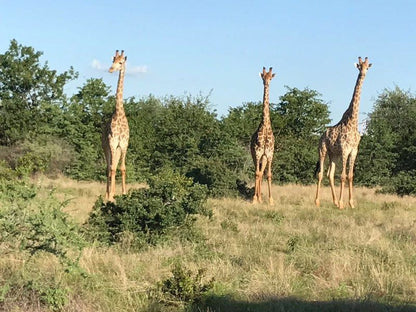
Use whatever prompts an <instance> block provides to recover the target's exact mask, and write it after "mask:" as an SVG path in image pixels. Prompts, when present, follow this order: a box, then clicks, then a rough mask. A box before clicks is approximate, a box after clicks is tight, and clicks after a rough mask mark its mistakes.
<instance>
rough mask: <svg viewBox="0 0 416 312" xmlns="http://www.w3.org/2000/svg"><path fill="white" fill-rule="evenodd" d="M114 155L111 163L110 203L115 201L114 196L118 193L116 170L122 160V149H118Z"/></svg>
mask: <svg viewBox="0 0 416 312" xmlns="http://www.w3.org/2000/svg"><path fill="white" fill-rule="evenodd" d="M111 154H112V157H111V159H112V162H111V170H110V171H111V173H110V176H111V186H110V194H109V196H108V200H109V201H114V194H115V193H116V170H117V165H118V162H119V160H120V155H121V151H120V148H117V149H116V150H115V151H114V152H112V153H111Z"/></svg>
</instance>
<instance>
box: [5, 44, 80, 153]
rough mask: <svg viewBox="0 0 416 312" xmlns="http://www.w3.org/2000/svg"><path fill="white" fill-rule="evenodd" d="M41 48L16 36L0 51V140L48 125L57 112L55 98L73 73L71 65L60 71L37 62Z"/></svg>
mask: <svg viewBox="0 0 416 312" xmlns="http://www.w3.org/2000/svg"><path fill="white" fill-rule="evenodd" d="M42 54H43V53H42V52H37V51H35V50H34V49H33V48H32V47H27V46H23V45H20V44H18V43H17V41H16V40H12V41H11V42H10V47H9V50H8V51H6V52H5V53H4V54H0V103H1V105H0V143H1V144H2V145H11V144H13V143H14V142H16V141H18V140H21V139H24V138H25V137H26V135H27V134H28V133H29V132H30V131H35V130H39V129H40V128H42V129H43V130H46V129H48V128H49V127H50V126H49V124H50V121H51V120H53V119H55V117H56V115H57V114H58V115H59V113H60V112H59V110H58V109H57V108H58V107H57V106H56V105H55V103H56V102H57V101H60V100H63V99H64V94H63V88H64V85H65V83H66V82H67V81H70V80H72V79H74V78H76V77H77V74H76V73H75V72H74V70H73V68H72V67H71V68H70V69H69V70H68V71H65V72H64V73H62V74H57V73H56V71H55V70H50V69H49V67H48V64H47V63H46V64H44V65H43V66H42V65H41V64H40V57H41V56H42Z"/></svg>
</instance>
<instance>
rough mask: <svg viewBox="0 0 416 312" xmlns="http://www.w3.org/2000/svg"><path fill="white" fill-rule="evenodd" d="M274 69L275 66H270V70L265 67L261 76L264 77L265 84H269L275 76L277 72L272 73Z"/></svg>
mask: <svg viewBox="0 0 416 312" xmlns="http://www.w3.org/2000/svg"><path fill="white" fill-rule="evenodd" d="M272 69H273V68H272V67H270V69H269V71H268V72H266V68H265V67H263V72H262V73H260V77H261V79H263V84H264V85H269V83H270V80H272V79H273V77H274V76H275V75H276V74H272Z"/></svg>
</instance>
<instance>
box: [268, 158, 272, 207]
mask: <svg viewBox="0 0 416 312" xmlns="http://www.w3.org/2000/svg"><path fill="white" fill-rule="evenodd" d="M267 185H268V188H269V204H270V205H273V197H272V160H271V159H269V160H268V161H267Z"/></svg>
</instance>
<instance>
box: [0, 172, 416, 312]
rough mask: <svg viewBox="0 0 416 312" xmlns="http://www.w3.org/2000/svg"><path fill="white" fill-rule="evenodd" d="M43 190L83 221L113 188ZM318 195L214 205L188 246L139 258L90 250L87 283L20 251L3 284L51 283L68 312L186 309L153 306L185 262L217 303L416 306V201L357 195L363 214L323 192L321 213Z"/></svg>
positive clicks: (81, 185) (303, 191)
mask: <svg viewBox="0 0 416 312" xmlns="http://www.w3.org/2000/svg"><path fill="white" fill-rule="evenodd" d="M37 183H38V185H39V187H40V188H41V189H42V190H43V191H42V192H43V195H42V194H41V196H44V195H45V194H46V193H47V191H48V190H51V189H55V193H56V195H57V196H58V197H59V198H60V199H62V200H69V203H68V205H67V206H66V208H65V210H66V211H67V212H68V213H69V214H70V215H71V216H72V217H73V218H74V219H75V220H77V221H78V222H79V223H80V224H81V223H82V222H84V221H85V220H86V218H87V217H88V214H89V212H90V211H91V208H92V206H93V204H94V202H95V200H96V199H97V197H98V196H100V195H103V194H104V190H105V185H104V184H103V183H96V182H76V181H73V180H69V179H66V178H59V179H57V180H50V179H47V178H44V177H42V178H40V179H39V180H38V181H37ZM129 187H130V188H134V187H143V185H130V186H129ZM314 194H315V186H299V185H286V186H276V185H275V186H273V197H274V199H275V205H273V206H269V205H268V204H267V203H265V204H254V205H253V204H252V203H250V202H249V201H245V200H242V199H236V198H234V199H230V198H223V199H210V200H209V201H208V205H209V206H210V207H211V208H212V210H213V217H212V218H211V219H209V218H207V217H200V218H199V219H198V220H197V223H196V226H197V228H196V231H197V235H194V236H192V237H190V238H189V239H188V240H183V239H180V238H179V237H171V238H170V239H169V240H167V241H166V242H164V243H162V244H160V245H157V246H154V247H149V248H146V249H145V250H142V251H140V252H137V251H135V250H133V249H132V250H130V249H129V244H128V238H126V239H127V241H124V242H122V243H120V244H118V245H116V246H112V247H103V246H98V245H92V246H88V247H87V248H85V249H84V250H83V254H82V256H81V258H80V267H81V268H82V269H83V270H84V271H85V272H86V274H87V275H88V276H89V277H88V278H86V279H85V278H81V277H78V278H76V277H74V276H72V275H67V274H64V273H62V272H61V271H60V270H59V269H58V268H57V266H59V264H58V263H57V262H56V260H53V259H51V256H41V257H38V258H36V259H33V260H31V262H28V263H25V262H24V260H22V258H20V257H19V252H18V251H13V252H10V253H8V255H7V256H6V257H2V258H1V260H0V279H1V280H2V281H1V283H2V284H0V286H1V285H5V280H7V279H11V280H14V281H18V280H19V279H21V280H22V279H25V278H26V279H27V278H30V279H32V280H41V279H42V276H44V279H46V280H47V281H53V283H52V282H50V283H52V284H58V285H59V286H60V287H62V288H63V289H68V290H69V293H70V295H69V296H70V299H69V302H70V304H68V305H67V306H66V308H65V309H64V311H178V310H180V309H179V307H176V308H172V307H171V308H168V307H166V306H164V305H162V304H161V303H158V302H154V299H153V297H152V293H153V292H154V291H155V289H156V288H157V284H158V283H160V281H162V280H164V279H166V278H167V277H169V276H170V275H171V270H172V266H173V265H174V263H177V262H180V263H181V264H182V265H183V266H184V267H186V268H187V269H190V270H192V271H194V272H196V271H197V270H198V269H201V268H203V269H204V270H205V278H206V279H207V280H208V279H211V278H214V279H215V283H214V289H213V290H212V297H213V298H217V300H220V298H223V297H224V296H226V297H227V298H228V299H229V300H235V302H240V303H241V302H247V303H258V304H259V305H258V306H257V310H256V309H255V308H253V309H252V310H255V311H263V310H264V311H279V309H278V308H277V307H276V306H274V309H275V310H273V304H269V303H268V304H269V305H271V307H267V305H266V302H269V301H270V300H274V299H273V298H297V299H299V300H302V302H317V301H319V302H332V301H334V300H358V301H362V300H368V301H371V302H383V303H388V304H409V303H413V304H416V300H415V298H416V249H415V246H416V227H415V224H416V198H414V197H404V198H400V197H397V196H394V195H384V194H378V193H376V190H373V189H368V188H356V191H355V199H356V200H355V201H356V206H357V207H356V208H355V209H350V208H346V209H344V210H339V209H337V208H336V207H334V206H333V205H332V200H331V195H330V190H329V188H326V187H324V188H323V190H322V199H321V206H322V207H320V208H317V207H315V205H314ZM123 244H124V245H123ZM44 283H46V282H45V281H44ZM17 284H18V283H17ZM21 285H22V286H21V287H22V289H23V288H24V286H23V285H24V282H21ZM74 290H76V291H74ZM15 292H16V293H18V292H19V289H16V290H15ZM25 300H26V302H27V301H30V298H25ZM224 304H225V303H224ZM227 304H228V305H227V309H226V310H227V311H245V310H244V309H243V310H242V309H241V305H240V304H237V303H235V304H234V305H233V304H229V303H227ZM263 304H264V305H263ZM276 304H277V303H276ZM8 306H13V305H12V304H11V303H9V305H8ZM19 307H20V308H19ZM25 307H27V306H24V305H21V306H19V305H17V307H16V308H15V309H14V310H13V311H25ZM31 307H33V306H31ZM201 309H202V310H201V311H225V310H224V309H221V308H218V310H216V308H215V306H211V307H206V306H205V307H204V308H201ZM37 311H46V310H42V309H39V310H37ZM287 311H297V310H296V307H293V309H288V310H287ZM359 311H363V310H359Z"/></svg>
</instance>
